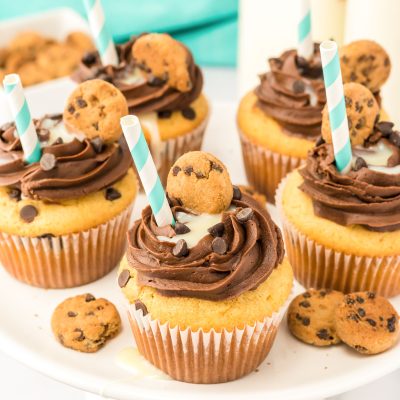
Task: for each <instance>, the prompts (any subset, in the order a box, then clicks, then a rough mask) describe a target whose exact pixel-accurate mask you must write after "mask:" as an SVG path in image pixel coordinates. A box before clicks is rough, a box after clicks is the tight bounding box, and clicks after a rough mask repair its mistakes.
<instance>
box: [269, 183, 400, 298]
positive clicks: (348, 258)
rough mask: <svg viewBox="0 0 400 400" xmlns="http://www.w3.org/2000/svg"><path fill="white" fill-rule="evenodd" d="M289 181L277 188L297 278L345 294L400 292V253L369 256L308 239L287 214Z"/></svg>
mask: <svg viewBox="0 0 400 400" xmlns="http://www.w3.org/2000/svg"><path fill="white" fill-rule="evenodd" d="M285 181H286V179H284V180H283V181H282V182H281V184H280V185H279V188H278V190H277V194H276V204H277V207H278V211H279V215H280V218H281V222H282V228H283V229H282V230H283V236H284V240H285V248H286V254H287V256H288V258H289V262H290V264H291V265H292V267H293V271H294V275H295V278H296V279H297V280H298V281H299V282H300V283H301V284H302V285H303V286H304V287H306V288H315V289H323V288H326V289H334V290H338V291H341V292H344V293H351V292H360V291H371V292H376V293H377V294H379V295H381V296H385V297H392V296H396V295H398V294H400V255H397V256H383V257H368V256H358V255H355V254H346V253H343V252H341V251H337V250H335V249H332V248H329V247H326V246H324V245H322V244H320V243H317V242H316V241H314V240H313V239H310V238H308V237H307V236H306V235H304V234H303V233H302V232H300V231H299V230H298V229H297V228H296V227H295V226H294V225H293V224H292V223H291V222H290V221H289V220H288V219H287V218H286V216H285V214H284V211H283V207H282V195H283V187H284V185H285ZM377 245H378V244H377Z"/></svg>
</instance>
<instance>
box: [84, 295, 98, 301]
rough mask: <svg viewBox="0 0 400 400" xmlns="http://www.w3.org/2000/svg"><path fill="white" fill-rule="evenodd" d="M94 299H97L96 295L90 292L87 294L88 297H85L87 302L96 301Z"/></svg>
mask: <svg viewBox="0 0 400 400" xmlns="http://www.w3.org/2000/svg"><path fill="white" fill-rule="evenodd" d="M94 300H96V297H94V296H93V295H92V294H90V293H88V294H87V295H86V298H85V301H86V303H90V302H91V301H94Z"/></svg>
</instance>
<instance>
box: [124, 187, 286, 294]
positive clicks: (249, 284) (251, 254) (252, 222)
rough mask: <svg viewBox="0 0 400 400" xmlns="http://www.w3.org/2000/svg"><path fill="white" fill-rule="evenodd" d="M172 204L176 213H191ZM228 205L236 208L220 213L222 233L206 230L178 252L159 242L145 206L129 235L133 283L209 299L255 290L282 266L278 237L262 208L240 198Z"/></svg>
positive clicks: (280, 245)
mask: <svg viewBox="0 0 400 400" xmlns="http://www.w3.org/2000/svg"><path fill="white" fill-rule="evenodd" d="M172 203H173V207H172V209H173V212H174V213H175V214H176V213H177V212H185V213H190V211H188V210H186V209H184V208H183V207H182V206H180V205H179V204H178V202H177V201H175V202H172ZM232 205H233V206H234V207H235V209H231V210H227V211H224V212H223V213H222V223H223V225H224V229H221V228H220V227H218V229H217V228H216V227H215V226H214V227H210V228H211V229H210V234H207V235H206V236H204V237H203V238H202V239H201V240H200V241H199V242H198V243H197V244H196V245H195V246H194V247H192V248H190V249H188V250H187V252H186V251H184V252H179V254H176V251H174V248H175V247H176V244H175V243H170V242H166V241H160V240H159V239H158V237H157V236H158V235H159V229H160V228H158V227H157V225H156V223H155V221H154V218H153V217H152V212H151V209H150V207H147V208H145V209H144V210H143V212H142V218H141V219H140V220H138V221H136V223H135V224H134V226H133V228H132V230H131V231H130V232H129V235H128V240H129V246H128V252H127V256H128V262H129V264H130V266H131V267H132V268H134V269H135V270H136V271H137V278H138V283H139V284H140V285H144V286H151V287H154V288H156V289H157V290H158V291H159V292H160V293H161V294H163V295H167V296H187V297H195V298H200V299H207V300H213V301H217V300H223V299H228V298H231V297H236V296H239V295H240V294H241V293H243V292H245V291H248V290H253V289H256V288H257V287H258V286H259V285H260V284H261V283H263V282H264V281H265V280H266V279H267V278H268V277H269V275H270V274H271V273H272V271H273V270H274V268H276V267H277V266H278V265H279V264H280V263H281V262H282V259H283V256H284V248H283V241H282V237H281V234H280V231H279V229H278V228H277V226H276V225H275V224H274V223H273V221H272V219H271V217H270V216H269V214H268V212H267V211H266V210H265V208H264V207H262V206H261V205H260V204H259V203H258V202H257V201H255V200H254V199H253V198H251V197H250V196H248V195H246V194H242V196H241V199H238V200H232ZM249 209H251V210H252V213H250V212H249V211H248V210H249ZM241 210H244V213H243V214H245V215H246V218H244V219H242V221H240V220H239V218H238V216H237V215H238V213H240V212H241ZM216 231H218V232H216ZM215 236H216V237H215ZM216 241H218V243H216ZM174 253H175V255H174Z"/></svg>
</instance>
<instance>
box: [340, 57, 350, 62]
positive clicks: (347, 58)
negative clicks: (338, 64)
mask: <svg viewBox="0 0 400 400" xmlns="http://www.w3.org/2000/svg"><path fill="white" fill-rule="evenodd" d="M341 60H342V62H343V64H348V63H349V61H350V60H349V57H347V56H343V57H342V59H341Z"/></svg>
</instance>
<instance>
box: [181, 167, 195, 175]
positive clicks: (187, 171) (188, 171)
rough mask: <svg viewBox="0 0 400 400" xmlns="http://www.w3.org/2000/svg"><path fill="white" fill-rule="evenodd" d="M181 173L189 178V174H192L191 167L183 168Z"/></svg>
mask: <svg viewBox="0 0 400 400" xmlns="http://www.w3.org/2000/svg"><path fill="white" fill-rule="evenodd" d="M183 172H184V173H185V174H186V175H188V176H190V174H191V173H192V172H193V167H192V166H191V165H189V166H188V167H185V168H184V169H183Z"/></svg>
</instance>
